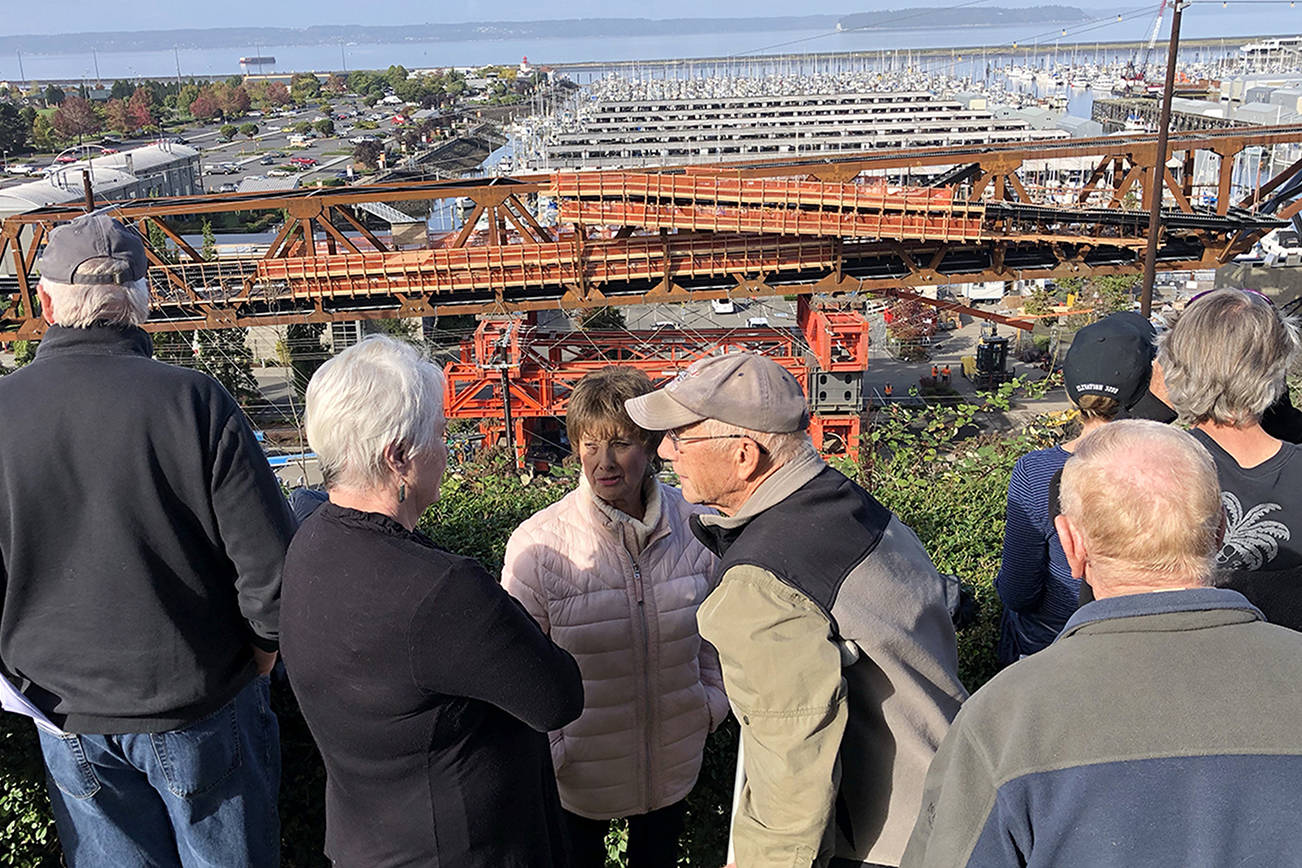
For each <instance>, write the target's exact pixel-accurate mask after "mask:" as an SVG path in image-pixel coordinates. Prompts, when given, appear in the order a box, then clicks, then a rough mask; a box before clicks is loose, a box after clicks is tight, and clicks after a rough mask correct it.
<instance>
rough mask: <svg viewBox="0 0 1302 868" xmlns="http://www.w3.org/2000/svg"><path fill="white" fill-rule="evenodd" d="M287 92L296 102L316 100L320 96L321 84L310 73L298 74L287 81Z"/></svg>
mask: <svg viewBox="0 0 1302 868" xmlns="http://www.w3.org/2000/svg"><path fill="white" fill-rule="evenodd" d="M289 92H290V94H291V95H292V96H293V97H294V99H296V100H309V99H316V98H317V97H318V96H319V95H320V94H321V82H320V81H319V80H318V79H317V77H316V76H315V75H312V74H311V73H310V72H300V73H299V74H297V75H295V76H294V77H293V78H291V79H290V80H289Z"/></svg>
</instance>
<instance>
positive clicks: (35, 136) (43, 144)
mask: <svg viewBox="0 0 1302 868" xmlns="http://www.w3.org/2000/svg"><path fill="white" fill-rule="evenodd" d="M57 135H58V132H57V131H56V130H55V129H54V124H52V123H50V118H49V117H48V116H47V115H43V114H38V115H37V116H36V117H35V118H33V119H32V144H33V145H35V146H36V148H37V150H41V151H52V150H54V146H55V144H56V142H55V137H56V136H57Z"/></svg>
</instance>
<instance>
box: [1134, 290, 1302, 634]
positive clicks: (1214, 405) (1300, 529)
mask: <svg viewBox="0 0 1302 868" xmlns="http://www.w3.org/2000/svg"><path fill="white" fill-rule="evenodd" d="M1298 346H1299V342H1298V330H1297V326H1296V324H1295V323H1294V322H1293V321H1292V320H1291V319H1290V318H1288V317H1285V316H1283V315H1282V314H1281V313H1280V312H1279V311H1278V310H1276V309H1275V307H1274V305H1272V304H1271V302H1270V300H1269V299H1268V298H1266V297H1265V296H1264V295H1262V294H1260V293H1257V292H1246V291H1242V290H1237V289H1224V290H1217V291H1216V292H1212V293H1209V294H1207V295H1205V296H1201V297H1199V298H1197V299H1196V300H1195V301H1193V302H1191V303H1190V304H1189V306H1188V307H1187V308H1186V309H1185V310H1184V312H1183V313H1182V314H1181V315H1180V317H1179V319H1178V320H1177V321H1176V323H1175V325H1174V327H1172V329H1171V330H1170V331H1168V332H1167V333H1166V334H1165V335H1163V337H1162V340H1161V344H1160V350H1159V354H1158V362H1159V363H1160V365H1161V369H1162V373H1163V376H1164V378H1165V382H1166V390H1167V393H1168V395H1169V397H1170V402H1171V404H1172V406H1174V407H1175V409H1176V410H1177V411H1178V412H1179V414H1180V417H1181V419H1182V420H1183V421H1185V422H1187V423H1189V424H1191V425H1192V426H1193V435H1194V437H1196V438H1197V439H1198V440H1199V441H1200V442H1201V443H1202V444H1203V445H1204V446H1205V447H1206V448H1207V450H1208V451H1209V452H1210V453H1211V455H1212V459H1213V460H1214V461H1215V462H1216V470H1217V474H1218V476H1219V477H1220V483H1221V503H1222V505H1223V506H1224V508H1225V520H1226V525H1225V539H1224V542H1223V544H1222V546H1221V550H1220V552H1219V554H1218V555H1217V566H1218V567H1219V568H1220V569H1221V570H1222V571H1223V577H1222V580H1221V581H1220V582H1219V584H1221V585H1223V586H1224V587H1229V588H1233V589H1234V590H1237V591H1240V592H1241V593H1243V595H1244V596H1246V597H1247V598H1248V599H1249V600H1251V601H1252V602H1253V604H1254V605H1256V606H1257V607H1258V608H1259V609H1261V610H1262V611H1263V612H1264V613H1265V614H1266V617H1267V619H1269V620H1270V621H1272V622H1273V623H1276V624H1282V625H1284V626H1286V627H1290V628H1292V629H1295V630H1297V629H1302V448H1300V447H1298V446H1295V445H1293V444H1291V443H1286V442H1283V441H1281V440H1279V439H1277V438H1276V437H1273V436H1271V435H1270V434H1269V433H1268V432H1267V431H1266V430H1265V429H1264V428H1263V427H1262V425H1261V418H1262V414H1263V413H1265V411H1266V409H1267V408H1268V407H1270V406H1271V405H1272V404H1274V403H1275V402H1276V401H1277V400H1278V399H1279V397H1280V395H1281V393H1282V391H1283V390H1284V389H1285V388H1287V387H1286V385H1285V377H1286V375H1287V373H1288V371H1289V369H1290V366H1291V365H1292V363H1293V360H1294V359H1295V358H1296V356H1297V352H1298Z"/></svg>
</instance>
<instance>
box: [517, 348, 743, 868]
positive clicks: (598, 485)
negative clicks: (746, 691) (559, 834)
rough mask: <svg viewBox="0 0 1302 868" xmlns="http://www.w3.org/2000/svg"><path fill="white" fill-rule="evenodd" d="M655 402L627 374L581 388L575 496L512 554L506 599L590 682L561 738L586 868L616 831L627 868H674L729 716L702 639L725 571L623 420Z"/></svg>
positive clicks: (561, 766)
mask: <svg viewBox="0 0 1302 868" xmlns="http://www.w3.org/2000/svg"><path fill="white" fill-rule="evenodd" d="M652 389H653V387H652V385H651V381H650V380H649V379H647V377H646V375H645V374H643V373H641V372H640V371H637V370H634V369H633V368H627V367H612V368H605V369H603V370H600V371H596V372H594V373H591V374H588V375H587V376H586V377H584V378H583V379H582V380H580V381H579V383H578V384H577V385H576V386H575V388H574V391H573V393H571V395H570V401H569V406H568V408H567V413H566V417H565V421H566V427H567V430H568V432H569V437H570V442H571V443H572V444H573V447H574V451H575V453H576V454H577V455H578V457H579V461H580V463H581V464H582V468H583V473H582V476H581V477H580V479H579V485H578V488H577V489H576V490H575V491H572V492H570V493H569V494H568V495H566V496H565V497H564V498H563V499H562V500H560V501H559V502H558V503H555V504H553V505H552V506H550V507H548V508H547V509H544V510H543V511H541V512H539V513H537V514H536V515H534V516H532V517H531V518H529V519H528V520H527V521H526V522H525V523H524V524H522V525H520V527H519V528H517V529H516V531H515V533H513V534H512V535H511V539H510V542H508V543H507V547H506V566H505V568H504V569H503V573H502V585H503V587H505V588H506V590H507V591H509V592H510V593H511V594H513V595H514V596H516V597H517V598H519V599H520V601H521V602H523V603H524V605H525V608H527V609H528V610H529V611H530V613H532V614H533V616H534V618H536V619H537V621H538V623H539V624H540V625H541V626H542V628H543V631H544V632H546V633H547V634H548V635H550V636H551V638H552V639H553V640H554V641H555V642H556V643H557V644H558V645H560V646H561V647H562V648H564V649H565V650H567V651H569V652H570V653H571V654H573V655H574V657H575V659H576V660H578V663H579V669H580V670H582V672H583V688H584V696H585V700H584V708H583V714H582V715H580V716H579V719H578V720H576V721H574V722H573V723H569V724H567V725H566V726H564V727H558V728H557V729H556V730H555V731H553V732H552V734H551V744H552V761H553V763H554V764H555V768H556V779H557V783H558V784H559V785H560V793H561V802H562V804H563V805H564V806H565V811H566V818H567V820H568V823H569V829H570V842H571V845H572V847H573V849H574V857H573V862H572V864H573V865H574V866H575V868H587V866H593V868H603V866H604V865H605V862H606V849H605V844H604V840H605V837H606V831H607V827H608V826H609V822H610V820H612V819H615V818H618V817H627V818H628V821H629V842H628V864H629V866H630V868H672V866H674V865H676V864H677V857H678V836H679V834H680V832H681V831H682V827H683V809H684V806H683V800H684V799H685V797H686V796H687V793H688V792H689V791H690V790H691V789H692V786H693V784H695V783H696V778H697V775H698V774H699V772H700V769H701V758H702V752H703V749H704V746H705V737H706V735H707V734H708V733H709V732H710V731H711V730H712V729H714V728H715V727H717V726H718V725H719V724H720V723H721V722H722V721H723V719H724V718H725V717H726V716H727V714H728V700H727V697H726V696H725V695H724V692H723V678H722V676H721V674H720V671H719V662H718V658H717V657H716V655H715V653H714V649H713V648H711V647H710V645H709V644H708V643H706V642H705V641H703V640H702V639H701V637H700V634H699V633H698V632H697V628H696V609H697V607H698V606H699V605H700V603H701V601H702V600H703V599H705V596H706V594H707V592H708V591H709V581H710V577H711V573H712V570H713V566H714V559H713V556H712V555H711V554H710V553H709V552H708V551H707V550H706V549H705V547H704V546H702V545H700V544H699V543H698V542H697V541H696V540H695V538H693V536H692V532H691V530H690V528H689V527H688V519H689V518H690V517H691V516H692V515H693V514H694V513H696V512H699V511H701V508H700V507H695V506H692V505H690V504H688V503H687V502H686V501H685V500H683V496H682V494H680V493H679V491H678V490H677V489H676V488H672V487H671V486H668V485H664V484H662V483H660V482H658V481H657V480H656V479H655V476H654V464H653V458H654V456H655V453H656V448H657V447H658V446H659V444H660V437H661V435H660V433H659V432H652V431H645V430H643V429H641V428H638V427H637V426H636V425H634V424H633V421H632V420H631V419H630V418H629V417H628V413H627V411H625V409H624V402H625V401H626V400H628V399H629V398H634V397H637V396H639V395H644V394H646V393H648V392H650V391H652Z"/></svg>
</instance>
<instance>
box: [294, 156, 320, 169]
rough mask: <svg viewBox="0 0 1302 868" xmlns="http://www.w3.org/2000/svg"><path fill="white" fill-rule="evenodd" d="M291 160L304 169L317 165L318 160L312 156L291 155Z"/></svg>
mask: <svg viewBox="0 0 1302 868" xmlns="http://www.w3.org/2000/svg"><path fill="white" fill-rule="evenodd" d="M289 161H290V162H291V163H293V164H294V165H295V166H302V167H303V168H304V169H306V168H307V167H309V166H315V165H316V160H314V159H312V158H311V157H290V158H289Z"/></svg>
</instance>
